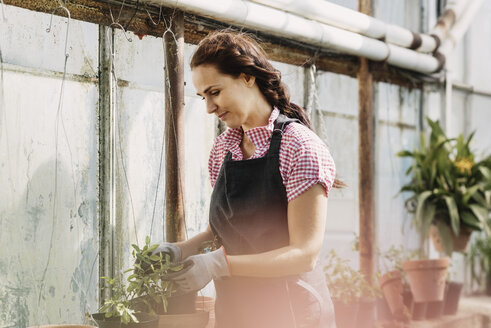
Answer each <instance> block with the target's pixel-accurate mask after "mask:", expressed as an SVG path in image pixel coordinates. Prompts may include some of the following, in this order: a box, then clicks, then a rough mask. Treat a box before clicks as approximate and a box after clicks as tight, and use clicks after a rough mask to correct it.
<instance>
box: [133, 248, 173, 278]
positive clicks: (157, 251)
mask: <svg viewBox="0 0 491 328" xmlns="http://www.w3.org/2000/svg"><path fill="white" fill-rule="evenodd" d="M159 254H162V259H164V261H165V256H166V255H167V254H168V255H169V256H170V261H171V262H172V263H178V262H181V248H180V247H179V246H177V245H175V244H172V243H162V244H161V245H159V247H157V248H156V249H155V250H154V251H153V252H152V255H159ZM135 263H136V264H139V265H140V267H141V268H142V270H143V271H145V272H146V273H149V272H151V271H150V265H154V266H155V265H158V264H157V263H159V261H153V262H152V263H146V262H141V263H140V260H136V262H135Z"/></svg>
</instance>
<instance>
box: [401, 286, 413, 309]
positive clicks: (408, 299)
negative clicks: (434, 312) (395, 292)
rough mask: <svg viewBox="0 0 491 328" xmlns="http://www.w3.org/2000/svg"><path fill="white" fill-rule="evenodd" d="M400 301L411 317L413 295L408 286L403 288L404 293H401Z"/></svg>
mask: <svg viewBox="0 0 491 328" xmlns="http://www.w3.org/2000/svg"><path fill="white" fill-rule="evenodd" d="M402 300H403V302H404V305H405V306H406V308H407V310H408V312H409V313H411V315H412V313H413V307H414V302H413V293H411V289H410V288H409V286H404V291H403V292H402Z"/></svg>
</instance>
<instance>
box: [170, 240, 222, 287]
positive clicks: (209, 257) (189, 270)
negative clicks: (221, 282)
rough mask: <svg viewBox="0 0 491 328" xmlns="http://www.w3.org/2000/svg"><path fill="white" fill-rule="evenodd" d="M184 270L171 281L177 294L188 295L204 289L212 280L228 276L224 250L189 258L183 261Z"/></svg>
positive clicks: (220, 249)
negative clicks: (174, 284) (175, 287)
mask: <svg viewBox="0 0 491 328" xmlns="http://www.w3.org/2000/svg"><path fill="white" fill-rule="evenodd" d="M183 264H184V269H183V270H182V271H180V272H176V275H175V277H174V278H173V279H172V280H173V281H174V282H175V283H176V284H177V287H178V288H177V289H178V291H179V292H182V293H188V292H193V291H197V290H200V289H202V288H204V287H205V286H206V285H207V284H208V283H209V282H210V281H211V280H212V279H220V278H222V277H228V276H230V270H229V267H228V261H227V257H226V254H225V249H224V248H223V246H222V247H220V248H219V249H217V250H216V251H213V252H209V253H206V254H199V255H193V256H190V257H188V258H187V259H186V261H184V263H183Z"/></svg>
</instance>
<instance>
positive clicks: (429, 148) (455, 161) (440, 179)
mask: <svg viewBox="0 0 491 328" xmlns="http://www.w3.org/2000/svg"><path fill="white" fill-rule="evenodd" d="M427 122H428V124H429V126H430V127H431V134H430V138H429V140H428V142H427V140H426V138H425V135H424V134H423V133H421V136H420V145H419V149H416V150H414V151H408V150H404V151H401V152H399V153H398V154H397V155H398V156H400V157H410V158H412V165H411V166H410V167H409V169H408V170H407V172H406V175H409V176H410V177H411V181H410V182H409V183H407V184H406V185H404V186H403V187H402V188H401V192H410V193H411V194H412V195H411V197H410V198H409V199H408V200H407V201H406V207H407V208H408V210H409V211H410V212H412V213H414V217H413V223H414V225H415V226H416V228H417V229H418V230H419V231H420V232H421V234H422V237H423V238H427V237H428V234H429V229H430V226H431V225H432V224H435V225H436V226H437V227H438V231H439V234H440V236H441V239H442V242H443V247H444V250H445V252H446V253H447V254H451V253H452V251H453V246H452V234H453V235H454V236H457V235H459V232H460V230H461V228H462V227H466V228H468V229H471V230H476V231H485V232H486V233H487V234H488V235H491V227H490V226H489V225H488V224H487V222H486V221H487V218H488V216H489V212H490V211H491V156H487V157H485V158H484V159H483V160H481V161H478V162H476V161H475V155H474V153H473V152H472V151H471V149H470V143H471V141H472V138H473V136H474V133H472V134H471V135H470V136H469V137H468V138H467V139H465V138H464V136H463V135H462V134H461V135H459V136H458V137H457V138H455V139H449V138H447V137H446V135H445V133H444V132H443V130H442V129H441V128H440V126H439V124H438V121H432V120H430V119H427ZM411 205H413V206H411Z"/></svg>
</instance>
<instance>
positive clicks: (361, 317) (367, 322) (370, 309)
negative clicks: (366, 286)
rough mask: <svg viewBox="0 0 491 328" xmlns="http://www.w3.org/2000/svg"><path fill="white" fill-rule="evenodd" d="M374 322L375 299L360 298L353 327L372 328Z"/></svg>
mask: <svg viewBox="0 0 491 328" xmlns="http://www.w3.org/2000/svg"><path fill="white" fill-rule="evenodd" d="M374 322H375V300H374V299H372V298H366V297H364V298H361V299H360V301H359V302H358V315H357V316H356V325H355V327H360V328H361V327H363V328H372V327H373V324H374Z"/></svg>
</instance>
